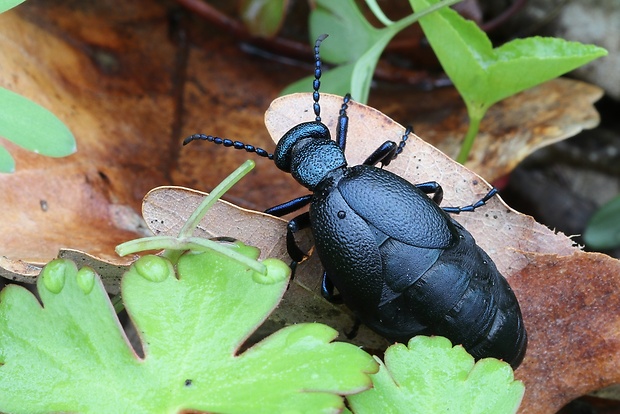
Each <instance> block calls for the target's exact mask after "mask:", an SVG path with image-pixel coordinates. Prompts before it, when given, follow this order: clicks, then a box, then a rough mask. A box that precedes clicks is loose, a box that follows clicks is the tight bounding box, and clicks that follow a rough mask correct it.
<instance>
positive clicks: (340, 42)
mask: <svg viewBox="0 0 620 414" xmlns="http://www.w3.org/2000/svg"><path fill="white" fill-rule="evenodd" d="M458 1H460V0H442V1H440V2H439V4H438V5H436V6H435V7H432V8H430V9H428V10H424V11H423V12H422V13H415V14H411V15H409V16H407V17H405V18H403V19H401V20H398V21H397V22H391V21H390V20H389V19H387V17H385V15H383V12H382V11H381V10H380V9H379V6H378V4H376V2H372V3H371V4H370V7H371V10H372V11H373V13H374V14H375V15H376V16H379V19H380V20H381V21H383V22H384V23H386V24H387V25H386V26H385V27H383V28H381V29H377V28H375V27H373V26H372V25H371V24H370V23H369V22H368V21H367V20H366V18H365V17H364V15H363V14H362V13H361V11H360V10H359V8H358V7H357V5H356V4H355V1H354V0H342V1H337V2H336V1H331V0H316V7H315V9H313V10H312V12H311V13H310V36H311V38H313V39H316V38H317V37H318V36H319V35H321V34H323V33H327V34H329V35H330V36H331V37H332V40H331V41H329V40H328V41H324V42H323V44H322V45H321V56H322V58H323V59H324V60H325V61H326V62H330V63H335V64H341V65H345V67H346V69H342V70H341V71H340V72H338V76H341V77H344V76H346V75H349V74H350V76H349V77H348V78H345V79H340V80H339V81H337V82H334V85H332V84H331V83H330V82H328V80H330V79H333V78H329V79H328V78H327V76H326V77H325V78H324V79H323V82H322V84H323V85H324V88H323V91H324V92H330V93H337V94H341V95H344V94H345V93H347V92H350V93H351V96H352V97H353V99H355V100H356V101H358V102H362V103H365V102H367V101H368V95H369V92H370V84H371V82H372V77H373V74H374V72H375V68H376V66H377V62H378V61H379V58H380V57H381V54H382V53H383V50H384V49H385V47H386V46H387V44H388V43H389V42H390V40H392V38H393V37H394V36H396V34H398V33H399V32H400V31H401V30H403V29H404V28H406V27H407V26H410V25H411V24H413V23H415V22H416V21H417V20H418V19H419V18H420V17H422V16H424V15H425V14H427V13H432V12H434V11H435V10H436V9H439V8H441V7H444V6H446V5H450V4H454V3H457V2H458ZM350 39H355V41H353V42H352V41H350ZM328 73H329V72H328ZM347 80H349V82H350V83H349V87H348V89H345V88H344V87H343V85H344V82H346V81H347ZM306 81H308V79H307V80H306ZM308 85H312V82H311V80H310V81H309V83H308ZM288 90H290V89H287V91H288ZM303 90H306V88H305V87H304V89H303Z"/></svg>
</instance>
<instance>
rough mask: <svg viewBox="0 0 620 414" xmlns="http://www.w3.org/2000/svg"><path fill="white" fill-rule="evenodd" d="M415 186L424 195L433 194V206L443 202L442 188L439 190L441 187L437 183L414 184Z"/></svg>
mask: <svg viewBox="0 0 620 414" xmlns="http://www.w3.org/2000/svg"><path fill="white" fill-rule="evenodd" d="M415 186H416V187H417V188H418V190H420V191H422V192H423V193H424V194H433V201H434V202H435V204H437V205H440V204H441V200H443V188H441V185H440V184H439V183H438V182H437V181H429V182H426V183H420V184H415Z"/></svg>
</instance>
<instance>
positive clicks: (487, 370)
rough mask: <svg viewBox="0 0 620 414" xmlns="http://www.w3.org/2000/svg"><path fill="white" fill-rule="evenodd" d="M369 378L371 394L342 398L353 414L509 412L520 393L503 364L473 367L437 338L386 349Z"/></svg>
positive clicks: (494, 362) (459, 349)
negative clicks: (377, 370) (374, 372)
mask: <svg viewBox="0 0 620 414" xmlns="http://www.w3.org/2000/svg"><path fill="white" fill-rule="evenodd" d="M372 378H373V385H374V387H373V388H372V389H370V390H368V391H364V392H362V393H360V394H357V395H351V396H349V397H347V399H348V401H349V404H350V407H351V408H352V410H353V412H355V413H356V414H365V413H373V414H374V413H379V412H381V413H387V414H392V413H394V414H396V413H403V414H404V413H407V414H417V413H420V414H422V413H459V414H468V413H471V414H474V413H476V414H478V413H494V414H504V413H515V412H516V411H517V409H518V407H519V404H520V402H521V399H522V398H523V393H524V390H525V389H524V386H523V384H522V383H521V382H519V381H514V376H513V371H512V369H511V368H510V365H508V364H507V363H505V362H501V361H499V360H497V359H493V358H487V359H483V360H480V361H478V362H477V363H476V364H474V358H473V357H471V356H470V355H469V354H468V353H467V352H466V351H465V349H464V348H463V347H462V346H460V345H459V346H455V347H452V344H451V343H450V341H449V340H448V339H446V338H443V337H437V336H435V337H426V336H417V337H414V338H413V339H411V340H410V341H409V346H408V347H407V346H405V345H402V344H396V345H393V346H391V347H389V348H388V349H387V351H386V352H385V365H384V364H381V368H380V369H379V372H378V373H377V374H375V375H372Z"/></svg>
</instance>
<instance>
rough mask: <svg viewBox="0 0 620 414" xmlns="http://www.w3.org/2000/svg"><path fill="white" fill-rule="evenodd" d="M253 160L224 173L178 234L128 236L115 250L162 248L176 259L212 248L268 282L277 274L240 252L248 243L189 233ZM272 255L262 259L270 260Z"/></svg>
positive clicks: (126, 253)
mask: <svg viewBox="0 0 620 414" xmlns="http://www.w3.org/2000/svg"><path fill="white" fill-rule="evenodd" d="M254 165H255V163H254V161H252V160H248V161H246V162H244V163H243V164H242V165H241V166H240V167H239V168H237V169H236V170H235V171H233V172H232V173H231V174H230V175H229V176H228V177H226V178H225V179H224V180H223V181H222V182H221V183H220V184H219V185H218V186H217V187H215V188H214V189H213V191H212V192H211V193H210V194H209V195H208V196H207V197H206V198H205V199H204V200H203V202H202V203H201V204H200V206H199V207H198V208H197V209H196V210H195V211H194V213H193V214H192V215H191V216H190V218H189V219H188V220H187V222H186V223H185V225H184V226H183V228H182V229H181V231H180V232H179V234H178V236H176V237H173V236H152V237H144V238H141V239H136V240H131V241H128V242H125V243H122V244H119V245H118V246H116V252H117V253H118V254H119V255H121V256H125V255H128V254H131V253H137V252H143V251H148V250H162V249H163V250H164V251H163V253H162V256H163V257H166V258H167V259H168V260H170V261H171V262H172V263H176V262H177V260H178V259H179V257H180V256H181V255H182V254H183V253H184V252H185V251H186V250H194V251H207V250H213V251H216V252H219V253H222V254H224V255H225V256H228V257H229V258H231V259H233V260H236V261H238V262H239V263H242V264H244V265H246V266H247V267H249V268H250V269H252V270H254V274H253V277H254V278H255V280H257V281H261V282H263V283H270V281H271V280H272V278H273V277H275V278H276V279H280V277H281V275H280V274H278V275H270V274H269V272H268V271H267V267H266V266H265V263H263V262H259V261H257V260H254V259H252V258H250V257H248V256H247V255H246V254H243V253H242V252H240V249H241V250H242V249H246V248H248V246H245V245H243V243H240V242H237V243H230V242H225V243H222V242H219V241H215V240H208V239H203V238H200V237H194V236H192V234H193V232H194V230H195V229H196V227H197V226H198V223H200V220H201V219H202V218H203V217H204V216H205V214H207V212H208V211H209V208H210V207H211V206H212V205H213V204H215V203H216V202H217V200H219V199H220V198H221V197H222V195H224V193H226V191H228V190H229V189H230V188H231V187H232V186H233V185H235V184H236V183H237V182H238V181H239V180H240V179H241V178H243V177H244V176H245V175H246V174H247V173H249V172H250V171H251V170H252V169H253V168H254ZM271 260H273V259H266V262H267V261H271Z"/></svg>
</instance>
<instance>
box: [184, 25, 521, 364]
mask: <svg viewBox="0 0 620 414" xmlns="http://www.w3.org/2000/svg"><path fill="white" fill-rule="evenodd" d="M325 37H326V36H325V35H323V36H321V37H319V38H318V39H317V41H316V44H315V47H314V52H315V62H316V67H315V79H314V82H313V89H314V94H313V99H314V113H315V115H316V118H315V121H311V122H305V123H302V124H299V125H296V126H295V127H293V128H292V129H290V130H289V131H288V132H287V133H286V134H284V136H283V137H282V138H281V139H280V141H279V142H278V144H277V146H276V150H275V151H274V153H273V154H269V153H268V152H267V151H265V150H263V149H261V148H256V147H254V146H251V145H247V144H244V143H242V142H239V141H231V140H228V139H222V138H218V137H213V136H210V135H203V134H196V135H192V136H190V137H188V138H186V139H185V141H184V144H187V143H189V142H191V141H193V140H207V141H210V142H214V143H216V144H222V145H224V146H229V147H234V148H236V149H243V150H245V151H248V152H255V153H257V154H258V155H260V156H263V157H267V158H270V159H273V160H274V161H275V163H276V165H277V166H278V168H280V169H281V170H283V171H285V172H288V173H291V174H292V175H293V177H294V178H295V179H296V180H297V181H298V182H299V183H300V184H301V185H303V186H304V187H306V188H308V189H309V190H310V191H312V194H309V195H307V196H303V197H299V198H297V199H294V200H291V201H289V202H286V203H283V204H280V205H278V206H275V207H272V208H270V209H268V210H267V211H266V212H267V213H270V214H273V215H276V216H284V215H286V214H288V213H291V212H294V211H297V210H299V209H300V208H302V207H304V206H306V205H308V204H309V205H310V208H309V211H308V212H306V213H303V214H300V215H299V216H297V217H295V218H294V219H292V220H291V221H290V222H289V225H288V231H287V247H288V252H289V255H290V256H291V258H292V259H293V267H294V266H296V264H297V263H298V262H300V261H302V260H303V259H304V258H305V257H306V254H305V253H304V252H303V251H302V250H301V249H300V248H299V247H298V246H297V244H296V242H295V238H294V234H295V233H296V232H297V231H299V230H300V229H302V228H306V227H310V228H311V231H312V234H313V236H314V241H315V246H316V250H317V253H318V255H319V258H320V260H321V263H322V265H323V267H324V269H325V272H324V274H323V284H322V293H323V295H324V296H325V297H326V298H327V299H329V300H333V301H335V300H337V299H338V298H341V300H342V301H344V303H345V304H346V305H347V306H348V307H349V308H350V309H352V310H353V312H354V313H355V314H356V315H357V317H358V318H359V319H360V320H361V321H362V322H363V323H364V324H366V325H367V326H369V327H370V328H371V329H373V330H374V331H376V332H377V333H379V334H381V335H382V336H384V337H386V338H388V339H390V340H396V341H400V342H405V343H406V342H407V341H408V340H409V339H410V338H411V337H413V336H415V335H419V334H426V335H442V336H445V337H447V338H449V339H450V340H451V341H452V342H453V343H455V344H462V345H463V346H464V347H465V349H466V350H467V351H468V352H469V353H470V354H472V355H473V356H474V357H475V358H476V359H479V358H484V357H495V358H500V359H503V360H504V361H506V362H508V363H510V364H511V365H512V366H513V367H515V368H516V367H517V366H518V365H519V364H520V363H521V361H522V360H523V357H524V355H525V350H526V346H527V335H526V332H525V327H524V325H523V318H522V316H521V311H520V309H519V304H518V302H517V299H516V297H515V295H514V293H513V291H512V289H511V288H510V286H509V285H508V282H507V281H506V279H505V278H504V277H503V276H502V275H501V274H500V273H499V271H498V270H497V268H496V266H495V264H494V263H493V261H492V260H491V258H490V257H489V256H488V255H487V254H486V253H485V252H484V251H483V250H482V249H481V248H480V247H478V245H476V243H475V241H474V239H473V237H472V236H471V234H470V233H469V232H468V231H467V230H465V228H463V226H461V225H460V224H459V223H458V222H456V221H454V220H453V219H452V218H451V217H450V216H449V215H448V214H447V213H455V214H458V213H460V212H464V211H468V212H470V211H474V210H475V209H476V208H478V207H480V206H482V205H484V204H485V203H486V202H487V201H488V200H489V199H490V198H491V197H493V196H494V195H495V194H496V193H497V191H496V189H495V188H493V189H492V190H491V191H489V192H488V194H486V195H485V196H484V197H483V198H481V199H480V200H479V201H477V202H475V203H473V204H470V205H468V206H465V207H443V208H441V207H439V204H440V203H441V200H442V198H443V190H442V188H441V186H440V185H439V184H438V183H436V182H428V183H422V184H415V185H414V184H411V183H410V182H408V181H406V180H405V179H403V178H401V177H399V176H397V175H395V174H393V173H391V172H389V171H386V170H384V169H382V168H378V167H375V165H376V164H378V163H381V164H382V166H385V165H387V164H389V163H390V161H392V160H393V159H394V158H396V156H397V155H398V154H399V153H400V152H401V151H402V150H403V148H404V147H405V144H406V140H407V138H408V135H409V134H410V132H411V128H407V130H406V132H405V134H404V135H403V137H402V139H401V141H400V143H399V144H396V143H395V142H393V141H387V142H385V143H384V144H382V145H381V146H380V147H379V148H377V150H375V151H374V152H373V153H372V154H371V155H370V156H369V157H368V158H367V159H366V161H365V162H364V163H363V164H362V165H357V166H353V167H348V166H347V161H346V159H345V155H344V148H345V144H346V137H347V126H348V117H347V113H346V111H347V108H348V106H347V105H348V103H349V102H350V97H349V96H348V95H347V96H345V98H344V102H343V104H342V108H341V110H340V115H339V117H338V124H337V136H336V140H335V141H333V140H332V139H331V136H330V132H329V130H328V129H327V127H326V126H325V125H324V124H323V123H322V122H321V118H320V106H319V87H320V81H319V79H320V76H321V60H320V55H319V45H320V43H321V42H322V41H323V39H324V38H325ZM429 194H432V195H433V196H432V199H431V198H429V196H428V195H429ZM334 287H335V288H336V289H337V290H338V292H339V295H334V294H333V288H334Z"/></svg>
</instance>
